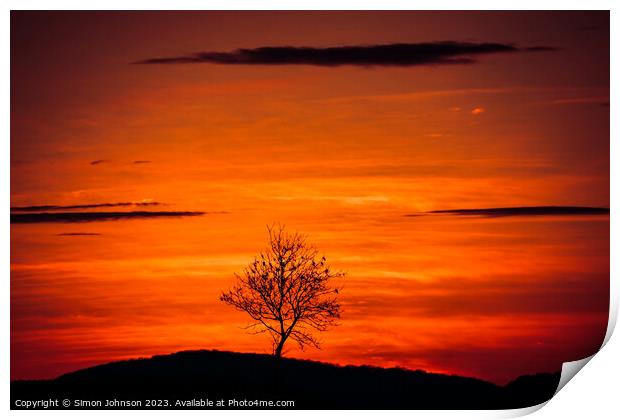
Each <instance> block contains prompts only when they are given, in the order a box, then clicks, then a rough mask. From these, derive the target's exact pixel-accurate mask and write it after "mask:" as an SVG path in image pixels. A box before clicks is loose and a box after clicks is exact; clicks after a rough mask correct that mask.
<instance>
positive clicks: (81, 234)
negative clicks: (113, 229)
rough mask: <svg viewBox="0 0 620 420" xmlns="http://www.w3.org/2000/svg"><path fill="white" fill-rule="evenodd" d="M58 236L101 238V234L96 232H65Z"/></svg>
mask: <svg viewBox="0 0 620 420" xmlns="http://www.w3.org/2000/svg"><path fill="white" fill-rule="evenodd" d="M56 236H101V233H95V232H63V233H59V234H57V235H56Z"/></svg>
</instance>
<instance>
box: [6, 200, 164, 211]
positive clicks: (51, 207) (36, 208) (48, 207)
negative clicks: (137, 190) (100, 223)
mask: <svg viewBox="0 0 620 420" xmlns="http://www.w3.org/2000/svg"><path fill="white" fill-rule="evenodd" d="M159 205H161V203H158V202H157V201H144V202H141V201H138V202H129V201H124V202H119V203H95V204H73V205H69V206H58V205H53V204H45V205H40V206H22V207H11V211H19V212H27V211H33V212H36V211H55V210H80V209H96V208H101V207H128V206H140V207H143V206H144V207H146V206H159Z"/></svg>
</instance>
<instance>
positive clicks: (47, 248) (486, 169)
mask: <svg viewBox="0 0 620 420" xmlns="http://www.w3.org/2000/svg"><path fill="white" fill-rule="evenodd" d="M441 41H454V42H457V43H461V44H463V43H467V44H476V45H479V44H482V43H495V44H501V45H507V46H511V47H512V48H514V49H518V50H517V51H512V52H503V53H487V54H479V55H476V54H474V55H470V56H467V54H466V56H467V58H471V59H473V61H474V62H470V63H468V64H445V63H441V62H433V63H425V64H422V65H408V66H386V65H383V64H381V63H379V64H374V65H370V66H368V65H364V66H357V65H341V66H317V65H312V64H306V65H296V64H286V65H284V64H278V65H273V64H265V63H259V64H251V65H234V64H217V63H193V64H181V63H177V64H132V63H135V62H137V61H140V60H148V59H152V58H160V57H179V56H187V55H190V54H192V53H196V52H202V51H208V52H224V53H227V52H234V51H235V50H237V49H239V48H246V49H255V48H259V47H265V46H269V47H314V48H319V49H321V48H328V47H340V46H369V45H391V44H420V43H437V42H441ZM539 46H545V47H550V48H546V49H545V50H544V51H528V50H527V49H528V48H531V47H539ZM11 130H12V131H11V205H12V206H31V205H50V204H51V205H65V206H67V205H79V204H90V203H119V202H129V203H133V202H143V201H146V202H148V201H155V202H158V203H161V204H160V205H152V206H121V207H118V208H97V209H96V210H97V211H131V210H145V211H203V212H207V214H205V215H202V216H192V217H185V218H152V219H136V218H134V219H128V220H115V221H105V222H101V221H95V222H90V223H79V224H67V223H41V224H13V225H12V226H11V340H12V341H11V376H12V378H43V377H52V376H54V375H58V374H60V373H64V372H66V371H69V370H73V369H76V368H80V367H84V366H88V365H92V364H95V363H100V362H105V361H109V360H115V359H124V358H127V357H137V356H146V355H151V354H157V353H169V352H172V351H176V350H181V349H190V348H214V349H226V350H235V351H254V352H266V351H268V350H269V343H268V339H267V337H264V338H262V337H257V336H252V335H247V334H245V333H244V331H243V329H242V328H241V327H243V326H244V325H245V324H246V321H247V320H246V319H245V318H244V316H243V314H241V313H237V312H235V311H234V310H232V309H231V308H229V307H226V306H225V305H223V304H222V303H221V302H219V301H218V295H219V293H220V292H221V291H222V290H224V289H226V288H227V287H229V286H230V285H231V284H232V282H233V281H234V278H233V275H232V274H233V272H240V271H241V270H242V268H243V266H244V265H245V264H247V263H249V262H250V261H251V259H252V257H253V256H254V255H255V254H257V253H258V252H259V251H260V250H261V249H262V248H263V247H264V245H265V240H266V229H265V226H266V225H267V224H269V223H272V222H280V223H283V224H285V225H286V226H287V227H289V228H290V229H293V230H299V231H301V232H304V233H306V234H308V235H309V239H310V241H311V242H313V243H314V244H316V245H317V246H318V247H319V249H321V250H322V251H323V252H325V254H326V255H327V257H328V260H330V261H331V264H332V266H333V267H334V268H335V269H338V270H344V271H346V272H347V276H346V280H345V281H344V287H343V290H342V293H341V299H342V309H343V318H342V321H341V325H340V326H338V327H336V328H334V329H333V330H332V331H330V332H327V333H325V334H322V336H321V339H322V341H323V348H322V350H307V351H306V352H301V351H299V350H298V349H296V348H295V347H294V345H293V344H292V343H291V344H290V346H289V350H288V355H290V356H294V357H305V358H309V359H315V360H322V361H329V362H335V363H341V364H346V363H351V364H372V365H380V366H396V365H397V366H404V367H408V368H412V369H416V368H421V369H426V370H432V371H438V372H448V373H458V374H464V375H471V376H476V377H480V378H484V379H488V380H492V381H495V382H498V383H504V382H506V381H508V380H510V379H513V378H514V377H516V376H518V375H521V374H526V373H536V372H540V371H553V370H558V369H559V368H560V365H561V363H562V362H563V361H568V360H574V359H579V358H582V357H585V356H588V355H590V354H591V353H592V352H593V351H595V350H596V349H598V346H599V345H600V343H601V341H602V337H603V336H604V333H605V329H606V325H607V309H608V293H609V218H608V216H593V215H590V216H580V215H572V216H553V217H551V216H536V217H525V216H519V217H498V218H488V217H465V216H455V215H432V216H431V215H424V216H420V217H404V215H406V214H414V213H415V214H417V213H418V212H426V211H431V210H438V209H455V208H457V209H458V208H491V207H512V206H549V205H552V206H596V207H608V206H609V14H608V13H607V12H553V13H551V12H501V13H500V12H493V13H488V12H487V13H483V12H298V13H292V12H288V13H285V12H277V13H276V12H253V13H249V12H248V13H242V12H165V13H155V12H133V13H132V12H116V13H112V12H105V13H103V12H80V13H78V12H72V13H69V12H54V13H42V12H13V13H12V16H11ZM97 161H100V162H98V163H97V164H92V163H94V162H97ZM72 211H94V210H92V209H91V210H72ZM66 233H96V234H97V235H64V234H66Z"/></svg>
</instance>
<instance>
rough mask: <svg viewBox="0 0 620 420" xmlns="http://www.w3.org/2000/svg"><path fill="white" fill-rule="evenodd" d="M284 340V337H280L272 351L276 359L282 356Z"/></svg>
mask: <svg viewBox="0 0 620 420" xmlns="http://www.w3.org/2000/svg"><path fill="white" fill-rule="evenodd" d="M285 341H286V337H280V342H279V343H278V347H276V350H275V351H274V352H273V355H274V356H275V357H276V358H277V359H280V358H282V349H283V348H284V342H285Z"/></svg>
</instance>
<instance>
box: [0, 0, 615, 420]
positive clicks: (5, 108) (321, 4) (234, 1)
mask: <svg viewBox="0 0 620 420" xmlns="http://www.w3.org/2000/svg"><path fill="white" fill-rule="evenodd" d="M616 4H618V2H617V1H616V2H614V1H612V0H588V1H587V2H585V1H577V0H563V1H552V0H521V1H513V0H505V1H497V0H468V1H465V0H435V1H430V0H427V1H413V0H383V1H381V2H379V1H377V0H374V1H369V0H357V1H354V0H348V1H341V0H329V1H327V0H314V1H312V2H309V1H297V2H295V3H293V2H291V1H290V0H289V1H285V0H263V1H260V2H258V1H256V0H254V1H251V0H245V1H239V0H228V1H226V0H214V1H210V2H208V3H206V2H204V1H198V0H178V1H174V2H172V1H170V0H149V1H140V0H134V1H130V0H107V1H101V0H91V1H88V2H84V1H78V0H58V1H54V2H53V3H51V2H49V1H43V0H38V1H34V0H29V1H14V0H9V1H6V2H3V5H6V6H5V13H4V14H3V16H2V23H3V24H2V43H1V44H0V45H1V48H2V57H10V29H9V28H10V13H9V10H11V9H14V10H71V9H77V10H201V9H209V10H277V9H284V10H611V68H612V71H611V75H612V80H611V98H612V100H611V106H610V113H611V114H610V115H611V116H612V117H613V116H614V111H615V110H616V109H617V107H615V106H614V105H615V103H616V99H617V98H618V97H619V96H618V93H619V92H618V84H617V83H615V79H614V78H613V75H614V74H619V73H618V71H619V70H618V69H619V68H620V66H618V51H617V50H615V48H616V47H617V45H618V24H619V23H620V22H619V21H620V20H619V19H618V17H617V14H616V12H617V9H618V8H617V7H616V8H614V7H613V6H615V5H616ZM2 62H4V63H5V64H4V65H3V66H2V79H3V80H4V86H5V88H4V89H3V92H5V95H6V96H5V100H4V101H3V102H2V116H3V118H2V120H1V121H2V123H1V124H2V132H3V133H4V136H3V137H2V138H3V140H4V141H3V144H4V150H3V153H0V171H2V175H3V176H2V182H1V184H0V188H1V189H2V194H1V198H0V199H1V200H2V204H3V208H4V209H7V210H8V208H9V207H10V196H9V191H10V180H9V177H10V151H9V148H10V145H9V141H8V140H9V138H10V97H9V95H8V94H6V92H9V89H10V62H9V60H7V59H6V58H5V59H4V60H2ZM619 138H620V137H619V132H618V123H617V120H616V119H614V118H612V119H611V139H615V141H612V142H611V162H612V165H611V185H617V181H618V168H617V166H615V165H614V164H616V163H618V147H617V140H618V139H619ZM618 204H619V201H618V194H617V193H614V191H613V189H612V191H611V255H612V256H617V255H620V253H619V250H620V248H619V247H618V234H619V231H618V224H617V220H618ZM9 222H10V221H9V213H8V212H7V211H6V210H5V213H4V214H3V215H2V223H1V225H0V238H2V239H1V247H2V256H1V258H2V262H3V264H2V273H3V275H2V279H3V284H2V286H3V287H2V288H1V290H0V296H1V299H2V300H1V303H2V304H1V305H0V308H1V309H0V313H1V315H0V316H1V318H2V332H1V336H0V337H1V339H0V343H1V345H0V360H1V363H2V365H1V366H0V375H1V376H0V394H2V398H0V409H1V410H2V411H3V412H6V411H9V398H8V396H9V366H10V359H9V345H8V343H9V339H10V311H9V302H10V282H9V277H10V239H9V238H10V229H9V227H10V224H9ZM617 273H618V264H617V259H615V258H612V259H611V296H612V299H611V308H610V315H611V318H610V325H609V328H608V333H607V336H606V339H605V341H606V342H607V341H608V340H609V338H610V336H611V332H612V330H613V326H614V325H615V322H616V320H617V314H618V296H619V293H618V292H619V289H618V281H617ZM619 348H620V347H619V344H618V339H617V338H616V339H612V340H611V341H610V342H608V343H607V345H605V347H604V348H603V350H601V352H600V354H597V355H596V356H595V357H594V358H592V361H591V362H590V363H589V364H588V366H587V367H586V368H585V369H584V371H583V372H582V373H580V374H579V379H577V380H575V381H571V382H570V383H569V384H568V385H567V386H566V387H565V388H564V389H562V391H561V392H559V393H558V395H556V396H555V397H554V398H553V399H552V400H551V401H550V402H549V403H548V404H546V407H545V409H543V410H540V411H538V412H536V414H534V417H537V418H541V419H547V418H560V417H561V418H569V419H581V418H583V417H585V416H589V417H592V418H596V419H605V418H610V419H611V418H616V417H617V415H618V413H619V411H620V410H618V402H617V400H618V399H617V395H616V392H614V389H615V386H614V385H615V381H614V379H615V378H616V377H617V376H616V375H617V374H618V373H620V368H619V366H620V363H619V362H618V357H616V355H618V354H620V353H619V352H618V349H619ZM544 405H545V404H542V405H541V406H544ZM541 406H538V407H534V408H531V409H524V410H504V411H494V412H490V411H451V412H446V411H389V412H384V413H381V415H386V414H387V415H389V416H390V417H392V418H399V419H408V420H409V419H411V418H412V417H418V418H440V419H443V418H456V417H459V418H476V419H479V418H504V417H514V416H519V415H524V414H528V413H529V412H532V411H535V410H536V409H538V408H540V407H541ZM8 414H9V415H10V416H11V418H32V417H38V416H45V417H49V418H67V417H68V418H81V417H83V415H84V414H83V413H81V412H78V411H37V412H33V411H10V412H9V413H8ZM111 414H112V413H110V412H105V411H92V412H89V413H88V417H89V418H102V419H103V418H106V419H107V418H108V417H109V416H110V415H111ZM142 414H143V413H138V412H136V413H135V414H130V415H132V416H134V415H142ZM171 414H172V413H169V412H166V411H150V412H148V416H149V417H151V418H154V419H167V418H169V417H170V415H171ZM347 414H349V415H351V414H352V415H355V416H373V417H374V416H376V415H378V414H380V413H377V412H355V413H352V412H346V413H345V412H317V411H296V412H295V413H294V415H295V417H297V418H300V419H310V418H315V417H316V416H324V415H327V416H328V417H331V416H334V417H336V416H339V417H340V416H342V415H347ZM174 415H175V416H176V415H179V414H178V413H174ZM182 415H183V416H186V417H188V418H201V419H203V418H204V417H205V416H209V417H212V418H216V419H217V418H240V417H241V416H246V415H250V416H253V417H258V418H269V419H273V418H274V417H277V418H285V417H289V416H290V415H291V413H287V412H284V411H282V412H267V411H248V412H239V411H236V412H230V411H216V412H209V413H205V412H204V411H188V412H183V414H182Z"/></svg>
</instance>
